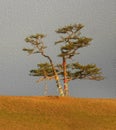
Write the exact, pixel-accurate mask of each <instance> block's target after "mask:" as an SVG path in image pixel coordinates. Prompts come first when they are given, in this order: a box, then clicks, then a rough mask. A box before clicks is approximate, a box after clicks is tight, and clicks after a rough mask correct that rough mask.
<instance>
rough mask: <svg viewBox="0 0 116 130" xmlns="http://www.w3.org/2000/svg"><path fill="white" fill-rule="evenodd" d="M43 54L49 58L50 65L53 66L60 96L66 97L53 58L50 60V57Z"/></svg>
mask: <svg viewBox="0 0 116 130" xmlns="http://www.w3.org/2000/svg"><path fill="white" fill-rule="evenodd" d="M41 54H42V55H43V56H44V57H46V58H48V60H49V62H50V64H51V66H52V69H53V73H54V75H55V80H56V85H57V87H58V90H59V94H60V96H64V92H63V89H62V86H61V84H60V80H59V77H58V74H57V72H56V69H55V67H54V64H53V62H52V60H51V58H50V57H49V56H47V55H45V54H44V53H43V52H42V53H41Z"/></svg>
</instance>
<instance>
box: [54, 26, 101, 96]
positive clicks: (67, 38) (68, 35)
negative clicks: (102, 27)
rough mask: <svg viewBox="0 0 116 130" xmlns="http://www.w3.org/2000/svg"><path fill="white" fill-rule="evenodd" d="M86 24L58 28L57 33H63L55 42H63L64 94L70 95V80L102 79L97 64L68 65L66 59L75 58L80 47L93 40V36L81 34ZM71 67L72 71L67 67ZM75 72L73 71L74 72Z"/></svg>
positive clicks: (61, 55) (60, 55) (61, 54)
mask: <svg viewBox="0 0 116 130" xmlns="http://www.w3.org/2000/svg"><path fill="white" fill-rule="evenodd" d="M83 27H84V26H83V25H82V24H74V25H68V26H65V27H62V28H59V29H58V30H56V33H58V34H62V36H61V37H60V40H59V41H56V42H55V44H59V43H62V44H63V46H61V48H60V50H61V53H60V54H59V55H58V56H59V57H62V69H63V72H62V75H63V77H64V79H63V80H64V94H65V95H66V96H68V95H69V89H68V82H69V81H70V79H71V80H74V79H78V78H81V79H82V78H88V79H94V80H98V79H99V80H101V79H103V76H101V75H100V74H101V72H100V69H99V68H97V67H96V65H92V64H89V65H85V66H83V65H80V64H79V63H72V64H70V65H67V63H66V61H67V60H68V59H71V58H73V57H74V56H75V55H77V54H79V53H77V51H78V49H80V48H82V47H86V46H88V45H90V42H91V41H92V39H91V38H88V37H85V36H82V35H81V32H80V31H81V29H82V28H83ZM69 68H70V71H68V70H67V69H69ZM72 72H73V73H72Z"/></svg>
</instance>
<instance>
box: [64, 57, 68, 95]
mask: <svg viewBox="0 0 116 130" xmlns="http://www.w3.org/2000/svg"><path fill="white" fill-rule="evenodd" d="M63 72H64V95H65V96H68V95H69V90H68V80H67V71H66V58H65V57H63Z"/></svg>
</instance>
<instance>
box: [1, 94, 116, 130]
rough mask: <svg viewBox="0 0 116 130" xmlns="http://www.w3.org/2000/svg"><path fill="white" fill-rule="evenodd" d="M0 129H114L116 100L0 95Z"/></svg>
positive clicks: (115, 123) (115, 127) (115, 124)
mask: <svg viewBox="0 0 116 130" xmlns="http://www.w3.org/2000/svg"><path fill="white" fill-rule="evenodd" d="M0 130H116V99H87V98H71V97H52V96H50V97H34V96H31V97H29V96H27V97H26V96H25V97H20V96H0Z"/></svg>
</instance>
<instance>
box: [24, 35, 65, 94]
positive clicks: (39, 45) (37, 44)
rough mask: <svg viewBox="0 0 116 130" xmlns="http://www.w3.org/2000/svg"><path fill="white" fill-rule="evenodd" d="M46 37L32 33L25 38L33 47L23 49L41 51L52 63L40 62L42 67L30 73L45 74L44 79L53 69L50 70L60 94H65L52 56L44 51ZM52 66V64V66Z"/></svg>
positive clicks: (31, 51) (29, 51)
mask: <svg viewBox="0 0 116 130" xmlns="http://www.w3.org/2000/svg"><path fill="white" fill-rule="evenodd" d="M44 37H45V35H43V34H35V35H31V36H29V37H27V38H26V39H25V41H26V42H27V43H30V44H31V48H23V51H27V52H28V53H29V54H35V53H40V54H41V55H42V56H44V57H45V58H47V59H48V61H49V64H50V65H49V64H48V63H44V64H39V65H38V66H39V67H40V68H39V69H38V70H31V71H30V73H31V75H33V76H36V75H37V76H44V77H43V79H47V78H48V77H49V73H50V72H49V69H51V70H50V71H51V73H53V74H52V76H54V79H55V80H56V84H57V87H58V90H59V93H60V96H64V92H63V90H62V86H61V84H60V80H59V76H58V74H57V72H56V69H55V66H54V64H53V61H52V59H51V58H50V56H48V55H46V54H45V52H44V49H45V48H46V46H45V45H44V42H43V40H42V39H43V38H44ZM50 66H51V68H50ZM48 72H49V73H48Z"/></svg>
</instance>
